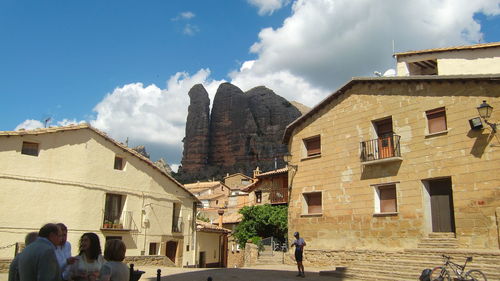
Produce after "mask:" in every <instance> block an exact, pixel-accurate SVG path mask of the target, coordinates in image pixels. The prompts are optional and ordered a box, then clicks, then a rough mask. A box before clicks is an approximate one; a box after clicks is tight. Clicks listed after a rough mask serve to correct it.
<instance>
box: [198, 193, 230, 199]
mask: <svg viewBox="0 0 500 281" xmlns="http://www.w3.org/2000/svg"><path fill="white" fill-rule="evenodd" d="M224 195H225V194H222V193H216V194H209V195H203V196H200V197H198V199H200V200H212V199H215V198H219V197H222V196H224Z"/></svg>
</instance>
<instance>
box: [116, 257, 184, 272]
mask: <svg viewBox="0 0 500 281" xmlns="http://www.w3.org/2000/svg"><path fill="white" fill-rule="evenodd" d="M123 262H124V263H126V264H131V263H133V264H134V266H135V268H136V269H140V268H138V266H142V265H147V266H168V267H175V266H176V265H175V264H174V263H173V262H172V261H171V260H170V259H169V258H168V257H165V256H130V257H125V260H124V261H123Z"/></svg>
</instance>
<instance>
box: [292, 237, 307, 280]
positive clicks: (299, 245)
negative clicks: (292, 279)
mask: <svg viewBox="0 0 500 281" xmlns="http://www.w3.org/2000/svg"><path fill="white" fill-rule="evenodd" d="M293 236H295V241H293V243H292V247H293V246H295V261H297V269H298V270H299V274H297V276H301V277H306V274H305V273H304V265H303V264H302V258H303V253H304V246H305V245H306V241H304V239H303V238H300V234H299V233H298V232H295V233H294V234H293Z"/></svg>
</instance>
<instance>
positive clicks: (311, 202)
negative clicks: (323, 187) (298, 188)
mask: <svg viewBox="0 0 500 281" xmlns="http://www.w3.org/2000/svg"><path fill="white" fill-rule="evenodd" d="M303 195H304V201H305V206H306V207H307V208H304V213H305V214H321V213H322V212H323V209H322V202H321V192H312V193H304V194H303Z"/></svg>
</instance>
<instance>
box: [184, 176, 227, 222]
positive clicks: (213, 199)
mask: <svg viewBox="0 0 500 281" xmlns="http://www.w3.org/2000/svg"><path fill="white" fill-rule="evenodd" d="M184 186H185V187H186V188H187V189H188V190H189V191H190V192H192V193H193V194H194V195H195V196H196V197H197V198H198V199H199V200H200V201H201V208H200V209H199V210H198V211H199V214H200V216H202V217H205V218H208V219H209V220H210V221H214V220H217V219H218V217H219V215H218V214H217V210H219V209H221V208H227V206H228V204H229V194H230V192H231V190H230V189H229V187H228V186H226V185H225V184H224V183H223V182H220V181H206V182H196V183H190V184H185V185H184Z"/></svg>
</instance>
